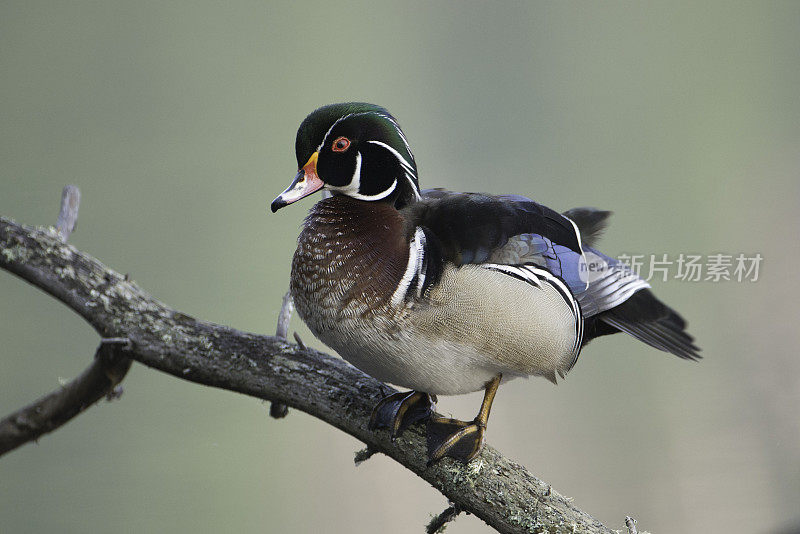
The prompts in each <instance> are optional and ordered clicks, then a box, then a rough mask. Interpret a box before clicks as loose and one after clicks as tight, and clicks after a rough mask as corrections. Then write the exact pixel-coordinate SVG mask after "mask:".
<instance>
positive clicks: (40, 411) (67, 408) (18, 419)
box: [0, 343, 131, 456]
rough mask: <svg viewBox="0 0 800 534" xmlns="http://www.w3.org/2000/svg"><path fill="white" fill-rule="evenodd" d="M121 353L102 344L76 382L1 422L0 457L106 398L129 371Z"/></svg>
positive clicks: (119, 350) (117, 347)
mask: <svg viewBox="0 0 800 534" xmlns="http://www.w3.org/2000/svg"><path fill="white" fill-rule="evenodd" d="M124 351H125V349H124V348H123V347H122V346H120V345H115V344H107V343H101V344H100V346H99V347H98V348H97V352H96V353H95V358H94V361H93V362H92V364H91V365H90V366H89V368H88V369H86V370H85V371H84V372H83V373H82V374H81V375H80V376H78V377H77V378H76V379H75V380H73V381H72V382H70V383H69V384H67V385H65V386H63V387H62V388H60V389H59V390H58V391H54V392H53V393H50V394H49V395H46V396H44V397H42V398H40V399H39V400H37V401H36V402H34V403H33V404H30V405H29V406H26V407H25V408H22V409H21V410H18V411H17V412H15V413H13V414H11V415H9V416H8V417H6V418H5V419H3V420H2V421H0V456H2V455H3V454H5V453H7V452H9V451H11V450H14V449H16V448H17V447H19V446H20V445H24V444H25V443H27V442H29V441H33V440H35V439H38V438H39V437H40V436H41V435H42V434H46V433H47V432H52V431H53V430H55V429H57V428H58V427H60V426H61V425H63V424H64V423H66V422H67V421H69V420H70V419H72V418H73V417H75V416H76V415H78V414H79V413H81V412H82V411H84V410H85V409H86V408H88V407H89V406H91V405H92V404H94V403H95V402H97V401H98V400H100V399H102V398H103V397H105V396H106V395H107V394H108V393H109V392H110V391H111V390H113V389H114V386H116V385H117V384H119V382H120V381H121V380H122V379H123V378H124V377H125V374H126V373H127V372H128V369H130V367H131V360H130V359H129V358H128V357H127V356H126V355H125V354H124Z"/></svg>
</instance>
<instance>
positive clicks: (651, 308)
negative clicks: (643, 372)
mask: <svg viewBox="0 0 800 534" xmlns="http://www.w3.org/2000/svg"><path fill="white" fill-rule="evenodd" d="M597 318H598V319H599V320H601V321H602V322H604V323H606V324H608V325H610V326H612V327H614V328H616V329H618V330H621V331H622V332H625V333H627V334H630V335H632V336H633V337H635V338H636V339H638V340H639V341H643V342H645V343H647V344H648V345H650V346H651V347H655V348H657V349H659V350H663V351H664V352H670V353H672V354H674V355H675V356H678V357H680V358H685V359H687V360H697V359H699V358H701V356H700V354H698V353H699V352H700V348H699V347H697V346H696V345H695V344H694V338H693V337H692V336H690V335H689V334H688V333H686V330H685V329H686V321H684V320H683V318H682V317H681V316H680V315H678V314H677V313H676V312H675V310H673V309H672V308H670V307H668V306H667V305H666V304H664V303H663V302H661V301H660V300H658V299H657V298H656V297H655V295H653V293H652V291H650V290H649V289H641V290H639V291H637V292H636V293H634V294H633V295H632V296H631V298H629V299H628V300H626V301H625V302H623V303H622V304H620V305H619V306H617V307H616V308H612V309H610V310H608V311H605V312H603V313H601V314H599V315H598V316H597ZM604 333H605V332H604Z"/></svg>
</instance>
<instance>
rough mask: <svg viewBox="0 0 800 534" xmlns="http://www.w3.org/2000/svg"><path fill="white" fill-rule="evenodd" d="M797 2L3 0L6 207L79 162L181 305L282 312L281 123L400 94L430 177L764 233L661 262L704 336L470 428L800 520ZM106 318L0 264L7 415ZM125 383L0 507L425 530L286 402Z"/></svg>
mask: <svg viewBox="0 0 800 534" xmlns="http://www.w3.org/2000/svg"><path fill="white" fill-rule="evenodd" d="M798 28H800V3H797V2H761V3H758V2H753V3H740V2H736V3H733V2H716V3H702V4H698V3H694V2H687V3H685V4H684V5H682V6H681V5H679V4H677V3H673V4H670V5H669V6H667V5H661V6H658V5H655V4H651V3H627V2H626V3H614V2H603V3H602V4H600V3H597V4H589V3H528V2H514V3H512V2H508V3H502V4H500V3H490V2H459V3H455V2H453V3H446V2H436V3H433V2H404V3H402V4H400V3H395V4H394V5H390V4H384V5H379V6H378V5H373V4H372V3H365V4H361V5H359V4H350V3H341V2H314V3H302V4H301V3H277V2H274V3H267V2H256V1H253V2H225V3H221V2H220V3H216V2H118V1H115V2H59V1H53V2H12V1H8V0H6V1H3V2H2V3H0V214H2V215H5V216H10V217H13V218H15V219H17V220H18V221H20V222H24V223H27V224H53V223H54V222H55V218H56V214H57V210H58V202H59V198H60V194H61V188H62V187H63V185H65V184H67V183H74V184H77V185H78V186H79V187H80V188H81V191H82V194H83V197H82V204H81V210H80V219H79V225H78V230H77V231H76V233H75V234H74V235H73V237H72V238H71V240H70V241H71V243H72V244H74V245H75V246H76V247H78V248H80V249H82V250H84V251H86V252H88V253H90V254H93V255H95V256H96V257H97V258H99V259H100V260H102V261H103V262H104V263H105V264H107V265H109V266H110V267H112V268H114V269H117V270H119V271H122V272H127V273H130V275H131V277H132V278H134V279H135V280H136V281H137V282H138V283H139V284H140V285H141V286H142V287H144V288H145V289H146V290H148V291H150V292H151V293H153V294H154V295H156V296H157V297H158V298H159V299H161V300H163V301H164V302H167V303H169V304H170V305H172V306H174V307H176V308H177V309H180V310H182V311H183V312H185V313H188V314H190V315H193V316H196V317H201V318H204V319H208V320H211V321H216V322H219V323H223V324H227V325H232V326H235V327H237V328H240V329H244V330H250V331H255V332H260V333H271V332H274V327H275V320H276V317H277V311H278V309H279V306H280V300H281V296H282V295H283V293H284V292H285V290H286V288H287V283H288V282H287V277H288V272H289V262H290V258H291V254H292V252H293V250H294V243H295V239H296V236H297V233H298V228H299V225H300V223H301V220H302V218H303V217H304V215H305V212H306V210H307V208H308V207H309V206H310V201H305V202H303V203H300V204H298V205H297V206H294V207H293V208H292V209H286V210H283V211H281V212H280V213H279V214H277V215H272V214H270V213H268V212H267V206H268V204H269V202H270V201H271V200H272V199H273V198H274V197H275V195H277V194H278V193H279V192H280V191H281V190H282V189H283V188H284V187H285V186H286V185H287V184H288V182H289V180H290V179H291V178H292V177H293V176H294V174H295V172H296V163H295V161H294V150H293V143H294V135H295V131H296V128H297V126H298V125H299V123H300V121H301V120H302V119H303V118H304V117H305V115H306V114H307V113H309V112H310V111H312V110H313V109H314V108H316V107H317V106H320V105H323V104H327V103H331V102H336V101H344V100H366V101H370V102H375V103H378V104H381V105H383V106H386V107H387V108H388V109H389V110H390V111H391V112H392V113H394V114H395V115H396V116H397V118H398V119H399V121H400V123H401V124H402V125H403V127H404V130H405V132H406V134H407V136H408V139H409V140H410V142H411V145H412V148H413V149H414V151H415V155H416V158H417V162H418V164H419V167H420V179H421V181H422V183H423V185H424V186H443V187H448V188H453V189H462V190H472V191H476V190H477V191H489V192H496V193H500V192H515V193H521V194H525V195H529V196H532V197H533V198H535V199H537V200H539V201H541V202H544V203H546V204H548V205H549V206H551V207H554V208H557V209H566V208H569V207H573V206H581V205H594V206H598V207H602V208H606V209H611V210H614V211H615V215H614V218H613V220H612V226H611V227H610V229H609V231H608V232H607V234H606V237H605V238H604V240H603V245H602V248H603V250H604V251H606V252H607V253H610V254H614V255H617V254H621V253H636V254H650V253H658V254H662V253H667V254H669V255H670V256H671V257H675V256H677V255H678V254H680V253H687V254H688V253H692V254H704V255H707V254H712V253H724V254H734V255H735V254H738V253H745V254H748V255H753V254H755V253H760V254H762V256H763V257H764V261H763V264H762V265H761V271H760V278H759V280H758V281H757V282H755V283H745V282H742V283H739V282H735V281H731V282H720V283H712V282H699V283H690V282H683V281H676V280H670V281H668V282H660V281H657V282H654V283H653V284H654V287H655V290H656V292H657V294H658V295H659V296H660V297H661V298H663V299H664V300H665V301H667V302H669V303H670V304H672V305H673V306H675V307H676V308H677V309H678V310H680V311H681V313H682V314H683V315H684V316H685V317H686V318H687V319H688V320H689V322H690V324H691V332H692V333H693V334H695V336H696V337H697V338H698V341H699V343H700V344H701V345H702V347H703V349H704V353H703V354H704V355H705V359H704V360H702V361H701V362H699V363H688V362H685V361H680V360H678V359H677V358H674V357H671V356H668V355H664V354H661V353H658V352H657V351H655V350H653V349H650V348H648V347H647V346H645V345H643V344H641V343H638V342H635V341H634V340H632V339H630V338H628V337H626V336H622V335H619V336H614V338H606V339H602V340H598V341H596V342H594V343H592V344H591V345H590V346H589V347H588V348H587V349H586V350H585V351H584V353H583V355H582V357H581V360H580V362H579V363H578V365H577V366H576V368H575V369H574V370H573V372H572V373H571V374H570V375H569V377H568V378H567V379H566V380H564V381H563V382H562V383H561V384H560V385H559V386H558V387H553V386H552V385H551V384H549V383H548V382H546V381H544V380H541V379H531V380H517V381H514V382H511V383H509V384H508V385H506V386H504V387H503V388H502V389H501V390H500V394H499V395H498V397H497V401H496V403H495V405H494V410H493V416H492V422H491V427H490V431H489V434H488V440H489V442H490V443H492V444H493V445H495V446H496V447H498V448H499V449H500V450H502V451H503V452H504V453H506V454H507V455H509V456H510V457H512V458H514V459H516V460H518V461H520V462H521V463H523V464H525V465H526V466H527V467H528V468H530V469H531V470H532V471H533V472H534V473H536V474H537V475H539V476H540V477H542V478H543V479H544V480H546V481H548V482H549V483H551V484H553V487H554V488H555V489H557V490H558V491H559V492H561V493H563V494H566V495H569V496H571V497H573V498H574V500H575V503H576V504H577V505H578V506H579V507H580V508H582V509H584V510H586V511H587V512H589V513H591V514H592V515H594V516H596V517H597V518H599V519H600V520H602V521H603V522H605V523H606V524H607V525H609V526H611V527H614V528H620V529H621V528H624V527H623V521H624V518H625V516H626V515H632V516H634V517H636V518H637V519H638V521H639V527H640V529H642V530H650V531H652V532H658V533H667V532H748V533H762V532H763V533H769V532H778V531H781V530H782V529H785V528H788V527H789V526H791V525H793V524H794V525H796V524H798V522H800V511H798V508H797V503H798V502H800V423H799V421H800V414H798V406H800V358H798V356H797V346H798V344H800V333H798V329H797V327H796V325H795V324H794V321H796V320H797V318H798V317H800V309H799V308H800V306H799V305H798V289H797V288H798V282H797V274H796V273H797V268H796V265H797V262H798V261H800V250H799V249H798V239H797V234H796V232H797V229H798V227H799V226H800V225H799V224H798V223H800V209H799V208H800V180H798V170H800V97H799V96H798V95H800V91H799V90H798V85H799V84H800V39H798ZM673 272H674V271H673ZM293 328H294V329H296V330H298V331H299V332H300V333H301V335H302V336H303V338H304V339H305V340H306V341H308V342H310V341H311V339H312V336H311V334H310V333H308V331H307V330H306V329H305V328H304V327H303V326H302V325H301V324H300V321H299V320H297V319H295V320H293ZM97 341H98V338H97V336H96V334H95V333H94V332H93V331H92V330H91V329H90V328H89V327H88V326H87V325H86V324H84V323H83V322H82V321H81V320H80V319H78V318H77V316H76V315H75V314H74V313H72V312H70V311H68V310H67V309H66V308H65V307H64V306H62V305H60V304H59V303H57V302H56V301H54V300H53V299H52V298H49V297H47V296H45V295H43V294H42V293H41V292H39V291H38V290H36V289H33V288H31V287H29V286H27V285H26V284H25V283H23V282H21V281H20V280H18V279H17V278H15V277H13V276H11V275H9V274H8V273H5V272H0V416H2V415H5V414H6V413H9V412H11V411H13V410H15V409H17V408H19V407H21V406H22V405H24V404H26V403H28V402H30V401H32V400H34V399H35V398H37V397H38V396H40V395H42V394H44V393H46V392H48V391H50V390H52V389H54V388H56V387H58V384H59V380H61V379H63V378H66V379H69V378H72V377H73V376H75V375H76V374H78V373H79V372H80V371H81V370H82V369H83V368H84V367H86V365H87V364H88V362H89V360H90V358H91V357H92V354H93V353H94V350H95V347H96V345H97ZM317 346H319V344H317ZM124 388H125V394H124V396H123V397H122V399H121V400H120V401H118V402H114V403H113V404H108V403H105V402H104V403H102V404H100V405H99V406H98V407H95V408H93V409H91V410H89V411H88V412H87V413H86V414H84V415H82V416H80V417H78V418H77V419H75V420H74V421H73V422H71V423H69V424H68V425H67V426H66V427H64V428H62V429H61V430H59V431H57V432H55V433H54V434H52V435H48V436H45V437H44V438H42V439H41V441H40V443H38V444H36V445H27V446H25V447H23V448H22V449H19V450H17V451H14V452H12V453H11V454H9V455H8V456H6V457H3V458H2V459H0V523H1V524H2V526H1V527H0V529H2V530H3V531H4V532H120V531H123V532H127V531H140V532H144V531H148V532H218V531H232V532H283V531H287V532H314V531H319V532H342V533H343V532H348V533H349V532H355V533H367V532H421V531H422V526H423V524H424V523H426V522H427V520H428V519H429V516H430V514H432V513H438V512H439V511H441V510H442V509H443V508H444V507H445V500H444V498H443V497H442V496H441V495H440V494H439V493H438V492H436V491H435V490H434V489H432V488H430V487H429V486H427V484H426V483H424V482H423V481H421V480H420V479H417V478H416V477H414V476H413V475H411V474H410V473H409V472H406V471H404V470H403V469H401V468H400V467H398V466H396V465H394V464H393V463H392V462H390V461H389V460H387V459H386V458H383V457H376V458H374V459H372V460H370V461H368V462H366V463H365V464H363V465H361V466H360V467H358V468H356V467H354V466H353V460H352V453H353V451H355V450H357V449H359V448H360V444H359V443H358V442H357V441H356V440H354V439H353V438H350V437H349V436H347V435H344V434H342V433H341V432H339V431H337V430H334V429H333V428H331V427H329V426H327V425H325V424H323V423H321V422H319V421H317V420H315V419H312V418H311V417H309V416H307V415H305V414H302V413H299V412H297V411H292V413H291V414H290V416H289V417H288V418H286V419H284V420H281V421H276V420H273V419H270V418H269V417H268V416H267V406H266V405H265V404H263V403H261V402H259V401H256V400H253V399H250V398H246V397H242V396H238V395H235V394H232V393H227V392H222V391H216V390H211V389H208V388H204V387H201V386H198V385H194V384H190V383H185V382H182V381H180V380H176V379H175V378H172V377H169V376H166V375H163V374H161V373H158V372H155V371H152V370H149V369H147V368H144V367H142V366H140V365H135V366H134V368H133V369H132V371H131V372H130V374H129V375H128V378H127V379H126V380H125V382H124ZM479 402H480V396H479V395H469V396H465V397H457V398H449V399H444V401H443V403H442V404H441V407H442V409H443V410H444V411H445V412H450V413H453V414H454V415H456V416H460V417H462V418H468V417H471V416H472V414H474V413H475V412H476V410H477V407H478V404H479ZM450 530H452V532H454V533H474V532H485V531H487V530H488V527H486V526H485V525H484V524H483V523H482V522H481V521H480V520H478V519H475V518H474V517H472V516H462V517H459V518H458V519H457V521H456V523H455V524H454V525H453V526H451V527H450ZM450 530H448V532H449V531H450Z"/></svg>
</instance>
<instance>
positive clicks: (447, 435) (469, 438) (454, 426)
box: [428, 375, 502, 464]
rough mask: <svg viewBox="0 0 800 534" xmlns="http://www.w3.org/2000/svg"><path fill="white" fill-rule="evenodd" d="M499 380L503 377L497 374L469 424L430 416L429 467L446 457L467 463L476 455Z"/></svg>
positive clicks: (487, 385)
mask: <svg viewBox="0 0 800 534" xmlns="http://www.w3.org/2000/svg"><path fill="white" fill-rule="evenodd" d="M501 378H502V375H497V376H496V377H494V378H493V379H491V380H490V381H489V382H488V383H487V384H486V392H485V393H484V395H483V402H482V403H481V409H480V411H479V412H478V415H477V417H475V419H473V420H472V421H471V422H466V421H459V420H458V419H449V418H446V417H439V416H436V415H433V416H431V418H430V419H429V420H428V464H431V463H433V462H436V461H437V460H441V459H442V458H444V457H445V456H449V457H451V458H455V459H457V460H461V461H462V462H464V463H467V462H469V461H470V460H472V459H473V458H475V456H477V454H478V453H479V452H480V450H481V447H482V446H483V438H484V434H485V433H486V424H487V423H488V421H489V412H490V411H491V410H492V402H494V397H495V395H496V394H497V388H498V387H499V386H500V379H501Z"/></svg>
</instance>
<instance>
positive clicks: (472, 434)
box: [427, 416, 486, 465]
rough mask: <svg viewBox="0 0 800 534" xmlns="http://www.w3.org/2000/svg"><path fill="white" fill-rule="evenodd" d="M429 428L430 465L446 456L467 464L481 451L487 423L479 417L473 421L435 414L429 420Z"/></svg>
mask: <svg viewBox="0 0 800 534" xmlns="http://www.w3.org/2000/svg"><path fill="white" fill-rule="evenodd" d="M427 430H428V465H431V464H432V463H434V462H436V461H438V460H441V459H442V458H444V457H445V456H449V457H450V458H455V459H456V460H459V461H461V462H463V463H465V464H466V463H469V461H470V460H472V459H473V458H475V456H476V455H477V454H478V452H480V450H481V447H482V446H483V436H484V434H485V433H486V424H485V423H482V422H481V421H479V420H478V419H477V418H476V419H475V420H473V421H459V420H458V419H448V418H446V417H438V416H433V417H431V418H430V419H429V420H428V429H427Z"/></svg>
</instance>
